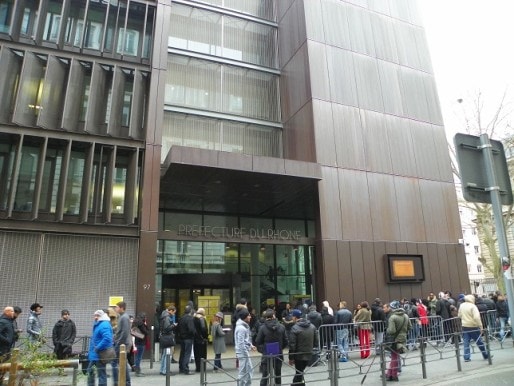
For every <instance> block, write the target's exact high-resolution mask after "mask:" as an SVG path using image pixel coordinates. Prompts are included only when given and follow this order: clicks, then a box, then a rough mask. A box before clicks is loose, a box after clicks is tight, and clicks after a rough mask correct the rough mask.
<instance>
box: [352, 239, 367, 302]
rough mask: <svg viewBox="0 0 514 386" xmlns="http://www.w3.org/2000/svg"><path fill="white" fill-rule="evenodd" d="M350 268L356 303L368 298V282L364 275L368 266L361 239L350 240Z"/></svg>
mask: <svg viewBox="0 0 514 386" xmlns="http://www.w3.org/2000/svg"><path fill="white" fill-rule="evenodd" d="M348 268H349V269H350V270H351V273H352V281H353V294H354V296H353V301H354V304H356V303H360V302H362V301H364V300H368V299H367V298H366V284H367V283H366V278H365V276H364V271H365V269H367V268H366V267H365V266H364V261H363V256H362V243H361V242H360V241H350V266H349V267H348Z"/></svg>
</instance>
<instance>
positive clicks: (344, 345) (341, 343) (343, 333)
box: [337, 328, 348, 358]
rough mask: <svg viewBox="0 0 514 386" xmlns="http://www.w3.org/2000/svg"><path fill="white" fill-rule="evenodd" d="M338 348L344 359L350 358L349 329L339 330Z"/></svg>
mask: <svg viewBox="0 0 514 386" xmlns="http://www.w3.org/2000/svg"><path fill="white" fill-rule="evenodd" d="M337 347H338V348H339V352H340V353H341V355H342V356H343V357H345V358H346V357H347V356H348V329H347V328H343V329H341V330H337Z"/></svg>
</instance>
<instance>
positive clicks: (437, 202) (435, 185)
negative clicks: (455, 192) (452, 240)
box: [418, 179, 449, 242]
mask: <svg viewBox="0 0 514 386" xmlns="http://www.w3.org/2000/svg"><path fill="white" fill-rule="evenodd" d="M418 181H419V188H420V189H419V190H420V193H421V205H422V211H423V219H424V221H425V230H426V240H427V241H428V242H447V241H448V233H449V231H448V222H447V217H446V216H447V214H446V208H445V204H444V200H445V197H444V196H443V191H442V185H443V184H446V183H441V182H434V181H428V180H421V179H420V180H418Z"/></svg>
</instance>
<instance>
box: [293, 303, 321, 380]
mask: <svg viewBox="0 0 514 386" xmlns="http://www.w3.org/2000/svg"><path fill="white" fill-rule="evenodd" d="M292 315H293V320H294V322H295V324H294V326H293V328H292V329H291V334H290V336H289V364H290V365H292V364H294V367H295V370H296V372H295V376H294V378H293V384H295V385H300V384H305V379H304V377H303V372H304V370H305V368H306V367H307V364H308V363H309V361H310V360H311V359H312V354H313V352H314V347H315V346H316V345H317V343H318V330H317V329H316V327H314V325H313V324H312V323H311V322H309V321H308V320H307V319H304V318H302V311H300V310H298V309H295V310H293V313H292Z"/></svg>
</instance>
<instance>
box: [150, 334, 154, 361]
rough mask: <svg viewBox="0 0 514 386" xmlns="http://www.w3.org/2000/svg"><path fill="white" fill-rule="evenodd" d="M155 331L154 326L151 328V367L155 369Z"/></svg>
mask: <svg viewBox="0 0 514 386" xmlns="http://www.w3.org/2000/svg"><path fill="white" fill-rule="evenodd" d="M154 338H155V331H154V326H152V327H151V328H150V342H152V344H151V345H150V369H153V363H154V362H155V339H154Z"/></svg>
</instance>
